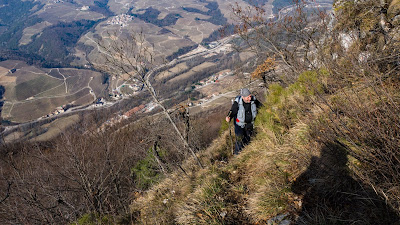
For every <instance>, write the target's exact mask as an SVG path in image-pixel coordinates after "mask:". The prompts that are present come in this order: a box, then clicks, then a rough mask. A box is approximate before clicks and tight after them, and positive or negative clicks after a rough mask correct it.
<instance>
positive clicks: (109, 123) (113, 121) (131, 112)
mask: <svg viewBox="0 0 400 225" xmlns="http://www.w3.org/2000/svg"><path fill="white" fill-rule="evenodd" d="M153 108H154V106H153V103H149V104H147V105H139V106H136V107H134V108H133V109H130V110H129V111H127V112H125V113H123V114H119V115H117V116H114V117H112V118H111V119H109V120H107V121H106V122H105V123H103V124H102V125H101V126H100V127H99V130H101V131H104V129H105V128H107V127H112V126H114V125H115V124H117V123H120V122H122V121H123V120H126V119H128V118H130V117H131V116H132V115H134V114H136V113H144V112H148V111H151V110H152V109H153Z"/></svg>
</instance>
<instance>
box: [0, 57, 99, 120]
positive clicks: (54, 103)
mask: <svg viewBox="0 0 400 225" xmlns="http://www.w3.org/2000/svg"><path fill="white" fill-rule="evenodd" d="M0 85H2V86H4V87H5V93H4V101H5V102H4V106H3V109H2V117H3V118H4V119H6V120H10V121H13V122H26V121H30V120H34V119H37V118H39V117H41V116H45V115H47V114H49V113H51V112H53V111H55V109H56V108H57V107H60V106H63V105H66V104H73V105H77V106H79V105H86V104H90V103H92V102H93V101H94V100H95V99H96V97H97V96H99V95H101V94H102V93H103V92H104V89H105V85H103V84H102V76H101V74H100V73H98V72H93V71H90V70H78V69H65V68H64V69H58V68H54V69H41V68H37V67H33V66H29V65H27V64H25V63H24V62H21V61H12V60H9V61H3V62H0Z"/></svg>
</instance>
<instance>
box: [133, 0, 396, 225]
mask: <svg viewBox="0 0 400 225" xmlns="http://www.w3.org/2000/svg"><path fill="white" fill-rule="evenodd" d="M334 6H335V14H336V16H337V18H336V21H335V22H334V23H335V25H334V27H332V28H331V30H330V31H329V32H328V33H326V34H324V35H326V36H323V37H319V38H318V39H319V42H318V41H316V40H314V41H315V43H313V44H314V46H312V47H311V48H308V49H307V50H309V51H311V50H312V51H313V52H314V54H313V56H312V57H313V58H314V59H315V60H318V62H319V63H317V64H316V66H314V67H312V68H311V69H304V68H309V66H307V64H306V63H307V61H306V60H304V61H303V63H302V64H300V63H299V64H297V65H295V64H294V63H293V61H289V60H290V58H289V57H287V58H286V59H288V61H287V62H288V65H295V69H296V72H295V73H296V74H295V75H292V74H290V73H289V72H288V73H286V74H283V76H282V80H283V81H282V82H280V83H275V84H270V85H269V89H268V92H267V94H266V102H265V103H264V105H265V107H264V108H263V109H261V110H260V114H259V116H258V119H257V122H256V128H257V135H256V137H255V139H254V140H253V141H252V142H251V143H250V144H249V145H248V146H247V147H246V148H245V150H244V151H243V152H241V153H240V155H239V156H236V157H232V156H231V148H232V141H231V140H230V138H231V137H230V134H229V131H227V129H228V127H227V124H225V125H224V126H223V127H222V128H221V136H220V137H219V138H218V139H217V140H215V141H214V142H213V144H212V146H211V147H210V148H208V149H207V150H206V151H205V152H203V153H201V156H200V158H201V160H202V161H203V162H205V163H206V166H205V168H204V169H200V168H197V167H196V166H194V165H195V163H194V162H191V161H189V162H186V163H185V164H184V166H183V168H184V171H186V172H182V171H177V172H175V173H172V174H170V175H168V176H167V177H166V178H165V179H163V180H162V181H161V182H160V183H159V184H158V185H155V186H154V187H152V188H151V189H150V190H149V191H147V192H145V193H138V194H137V199H135V200H134V201H133V203H132V205H131V213H132V215H130V216H131V217H133V218H134V220H135V223H137V224H175V223H177V224H267V223H268V224H272V223H276V224H288V223H289V222H291V223H295V224H397V223H398V221H399V219H400V218H399V214H400V211H399V203H400V202H399V201H398V199H399V194H400V193H399V189H398V187H397V186H398V185H397V184H398V179H399V178H400V177H399V175H398V174H399V171H398V169H397V168H398V165H399V163H400V162H399V160H398V159H399V153H398V146H400V143H399V140H400V139H399V131H400V130H399V129H400V127H399V126H398V124H399V119H400V118H399V115H400V111H399V107H398V106H399V101H400V98H399V97H400V96H399V80H398V71H399V61H398V60H399V45H398V43H399V36H398V33H399V27H398V24H399V10H398V7H399V2H398V1H388V2H386V3H385V2H383V3H382V1H381V3H379V2H376V1H359V2H357V3H356V2H353V1H337V2H336V4H335V5H334ZM382 9H383V10H382ZM396 10H397V11H396ZM386 12H389V13H386ZM346 35H349V36H350V37H349V38H348V39H346V38H344V37H345V36H346ZM346 40H347V41H346ZM321 43H323V44H321ZM303 47H304V46H303ZM308 62H309V61H308ZM264 71H267V70H264ZM288 75H290V76H288Z"/></svg>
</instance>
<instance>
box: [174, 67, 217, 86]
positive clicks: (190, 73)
mask: <svg viewBox="0 0 400 225" xmlns="http://www.w3.org/2000/svg"><path fill="white" fill-rule="evenodd" d="M215 65H216V64H215V63H212V62H205V63H202V64H200V65H198V66H195V67H193V68H192V69H190V70H189V71H188V72H186V73H183V74H180V75H179V76H177V77H174V78H172V79H171V80H169V81H168V82H167V83H173V82H177V81H179V80H182V79H188V78H189V77H191V76H193V75H195V74H196V73H197V72H200V71H202V70H204V69H207V68H210V67H212V66H215Z"/></svg>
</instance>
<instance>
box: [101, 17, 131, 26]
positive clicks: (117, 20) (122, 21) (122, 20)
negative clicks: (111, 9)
mask: <svg viewBox="0 0 400 225" xmlns="http://www.w3.org/2000/svg"><path fill="white" fill-rule="evenodd" d="M132 20H133V16H131V15H127V14H121V15H118V16H114V17H112V18H111V19H110V20H108V21H107V24H109V25H120V26H121V27H126V26H127V25H128V22H129V21H132Z"/></svg>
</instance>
